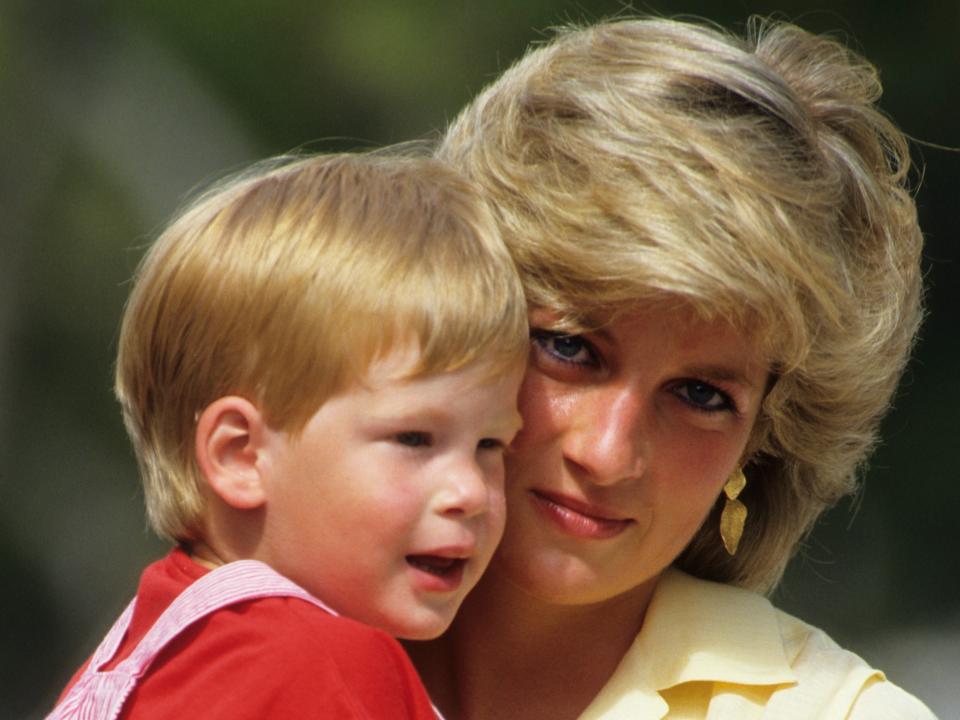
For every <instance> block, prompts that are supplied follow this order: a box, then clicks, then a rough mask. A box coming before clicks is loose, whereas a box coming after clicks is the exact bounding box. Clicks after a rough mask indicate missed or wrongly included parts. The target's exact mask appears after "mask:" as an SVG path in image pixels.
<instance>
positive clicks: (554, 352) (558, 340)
mask: <svg viewBox="0 0 960 720" xmlns="http://www.w3.org/2000/svg"><path fill="white" fill-rule="evenodd" d="M530 334H531V337H532V338H533V341H534V342H535V343H536V344H537V346H538V347H539V348H540V349H542V350H543V351H544V352H545V353H547V354H548V355H550V356H551V357H553V358H554V359H556V360H559V361H561V362H567V363H572V364H574V365H589V364H590V363H592V362H594V361H595V356H594V353H593V350H592V348H591V347H590V344H589V343H588V342H587V341H586V340H585V339H584V338H583V337H582V336H580V335H564V334H562V333H556V332H551V331H549V330H533V331H531V333H530Z"/></svg>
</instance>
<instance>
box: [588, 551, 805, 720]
mask: <svg viewBox="0 0 960 720" xmlns="http://www.w3.org/2000/svg"><path fill="white" fill-rule="evenodd" d="M796 680H797V678H796V675H795V674H794V672H793V670H792V669H791V668H790V663H789V660H788V658H787V656H786V653H785V651H784V643H783V637H782V636H781V633H780V624H779V622H778V619H777V611H776V610H775V609H774V607H773V606H772V605H771V604H770V602H769V601H768V600H767V599H766V598H764V597H762V596H760V595H757V594H755V593H752V592H749V591H747V590H742V589H740V588H735V587H732V586H729V585H722V584H719V583H713V582H707V581H705V580H699V579H696V578H693V577H691V576H689V575H686V574H684V573H682V572H680V571H678V570H667V571H666V572H665V573H664V574H663V577H662V578H661V579H660V581H659V583H658V584H657V589H656V590H655V591H654V594H653V598H652V599H651V601H650V606H649V607H648V608H647V614H646V617H645V618H644V623H643V628H642V630H641V631H640V634H639V635H637V638H636V639H635V640H634V642H633V645H632V646H631V647H630V649H629V650H628V651H627V653H626V655H624V657H623V660H621V661H620V665H619V666H618V667H617V670H616V671H615V672H614V674H613V676H612V677H611V678H610V680H609V681H608V682H607V684H606V685H605V686H604V688H603V690H601V691H600V694H599V695H597V697H596V698H595V699H594V701H593V702H592V703H591V704H590V707H589V708H588V709H587V711H586V712H585V713H584V714H583V715H581V720H589V719H590V718H595V717H603V718H604V719H605V720H614V719H615V718H620V717H623V718H637V717H643V718H661V717H663V716H664V715H666V713H667V711H668V709H669V708H668V707H667V703H666V702H665V701H664V699H663V698H662V697H661V696H660V694H659V692H658V691H662V690H666V689H668V688H671V687H674V686H675V685H679V684H681V683H685V682H691V681H707V682H715V683H728V684H733V685H741V686H743V685H754V686H756V685H761V686H769V685H788V684H793V683H795V682H796Z"/></svg>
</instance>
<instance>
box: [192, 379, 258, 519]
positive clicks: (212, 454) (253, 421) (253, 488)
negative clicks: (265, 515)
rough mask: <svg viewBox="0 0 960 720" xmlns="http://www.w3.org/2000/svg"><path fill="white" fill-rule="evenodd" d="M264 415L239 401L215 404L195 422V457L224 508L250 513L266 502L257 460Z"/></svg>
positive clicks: (228, 399)
mask: <svg viewBox="0 0 960 720" xmlns="http://www.w3.org/2000/svg"><path fill="white" fill-rule="evenodd" d="M266 429H267V426H266V423H265V422H264V419H263V415H262V413H261V412H260V410H259V409H258V408H257V406H256V405H254V404H253V403H251V402H250V401H249V400H246V399H244V398H242V397H235V396H232V395H231V396H227V397H222V398H219V399H217V400H214V401H213V402H212V403H210V404H209V405H208V406H207V407H206V409H204V411H203V412H202V413H201V414H200V418H199V419H198V421H197V432H196V437H195V439H194V440H195V445H194V447H195V453H196V458H197V465H198V466H199V467H200V473H201V474H202V475H203V477H204V478H206V481H207V485H208V486H209V487H210V489H211V490H212V491H213V492H214V493H216V494H217V495H218V496H219V497H220V498H221V499H222V500H223V501H224V502H225V503H226V504H227V505H229V506H230V507H233V508H236V509H238V510H252V509H254V508H258V507H260V506H261V505H263V504H264V503H265V502H266V495H265V492H264V491H265V486H264V482H263V477H262V476H261V469H260V465H259V463H258V458H259V457H260V454H261V453H262V452H263V443H264V436H265V431H266Z"/></svg>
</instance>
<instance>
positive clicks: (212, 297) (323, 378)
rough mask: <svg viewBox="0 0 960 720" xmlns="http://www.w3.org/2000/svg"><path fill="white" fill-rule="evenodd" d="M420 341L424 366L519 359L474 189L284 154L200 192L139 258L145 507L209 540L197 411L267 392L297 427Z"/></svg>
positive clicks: (126, 328) (516, 320)
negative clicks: (380, 361)
mask: <svg viewBox="0 0 960 720" xmlns="http://www.w3.org/2000/svg"><path fill="white" fill-rule="evenodd" d="M411 341H413V342H416V343H418V345H419V349H420V356H419V363H418V365H417V367H416V368H414V370H413V371H412V376H419V375H423V374H430V373H436V372H442V371H446V370H452V369H455V368H457V367H461V366H464V365H467V364H469V363H471V362H473V361H475V360H480V359H482V360H484V361H490V362H492V363H493V364H492V366H491V370H492V371H494V372H495V371H497V370H499V369H504V368H506V367H508V366H509V365H510V364H513V363H516V362H519V361H521V358H522V357H524V356H525V353H526V349H527V347H528V336H527V324H526V303H525V300H524V296H523V288H522V286H521V285H520V281H519V279H518V277H517V275H516V270H515V269H514V267H513V263H512V262H511V260H510V256H509V254H508V253H507V251H506V250H505V248H504V247H503V244H502V242H501V240H500V236H499V233H498V231H497V228H496V225H495V223H494V222H493V219H492V218H491V216H490V213H489V211H488V210H487V209H486V207H485V206H484V205H483V203H482V202H481V201H480V200H479V194H478V191H477V190H476V189H475V188H474V187H473V186H472V185H471V184H470V183H469V182H468V181H466V180H464V179H463V178H462V177H461V176H459V175H458V174H456V173H454V172H453V171H452V170H450V169H448V168H447V167H445V166H444V165H443V164H442V163H441V162H439V161H437V160H433V159H430V158H426V157H413V156H405V155H401V154H398V153H389V152H381V153H379V154H367V155H334V156H317V157H307V158H299V159H281V160H278V161H273V162H271V163H266V164H262V165H259V166H257V167H255V168H254V169H252V170H251V171H249V172H247V173H245V174H243V175H242V176H240V177H238V178H234V179H231V180H229V181H227V182H225V183H223V184H221V185H219V186H217V187H215V188H214V189H213V190H212V191H210V192H209V193H207V194H206V195H204V196H203V197H201V198H200V199H199V200H198V201H197V202H195V203H194V204H193V205H192V206H191V207H189V208H188V209H187V210H186V211H185V212H183V213H182V214H181V215H180V216H179V217H177V218H176V219H175V220H174V221H173V222H172V224H171V225H170V226H169V227H168V229H167V230H166V231H165V232H164V233H163V234H162V235H161V236H160V238H159V239H158V240H157V241H156V243H155V244H154V245H153V247H151V249H150V250H149V252H148V253H147V254H146V256H145V257H144V259H143V261H142V263H141V266H140V268H139V271H138V274H137V278H136V283H135V286H134V288H133V291H132V293H131V295H130V298H129V301H128V303H127V307H126V310H125V314H124V317H123V324H122V329H121V333H120V341H119V353H118V358H117V371H116V393H117V397H118V398H119V400H120V403H121V405H122V408H123V415H124V421H125V423H126V425H127V429H128V432H129V434H130V437H131V438H132V440H133V444H134V447H135V450H136V453H137V457H138V460H139V463H140V467H141V474H142V477H143V482H144V487H145V495H146V503H147V514H148V517H149V520H150V522H151V524H152V526H153V527H154V529H155V530H156V531H157V532H158V533H159V534H160V535H161V536H164V537H167V538H169V539H172V540H175V541H186V540H189V539H192V538H193V537H195V536H196V533H197V532H198V530H199V523H200V520H201V518H202V512H203V501H202V495H201V492H200V487H201V478H200V476H199V470H198V468H197V466H196V463H195V460H194V440H193V438H194V432H195V427H196V419H197V417H198V415H199V413H201V412H202V411H203V409H204V408H205V407H206V406H207V405H209V404H210V403H211V402H213V401H214V400H216V399H217V398H219V397H222V396H224V395H229V394H238V395H242V396H245V397H247V398H248V399H250V400H251V401H254V402H255V403H256V404H258V406H259V407H260V408H261V410H262V411H263V413H264V415H265V418H266V420H267V422H268V424H269V425H270V426H271V427H274V428H276V429H281V430H286V431H289V432H292V433H296V432H297V431H299V430H300V429H302V427H303V425H304V424H305V423H306V421H307V420H308V419H309V417H310V416H311V415H312V414H313V413H314V412H315V411H316V409H317V408H318V407H319V406H320V405H321V404H322V403H323V402H324V401H325V400H326V399H327V398H328V397H330V396H331V395H332V394H334V393H335V392H337V391H338V390H340V389H342V388H344V387H346V386H347V385H348V384H349V383H351V382H353V381H359V380H362V378H363V376H364V374H365V372H366V370H367V369H368V367H369V365H370V363H371V362H373V361H374V360H375V359H376V358H378V357H381V356H383V355H384V354H385V353H387V352H389V351H390V350H391V349H393V348H394V347H395V346H397V345H398V344H404V343H408V342H411Z"/></svg>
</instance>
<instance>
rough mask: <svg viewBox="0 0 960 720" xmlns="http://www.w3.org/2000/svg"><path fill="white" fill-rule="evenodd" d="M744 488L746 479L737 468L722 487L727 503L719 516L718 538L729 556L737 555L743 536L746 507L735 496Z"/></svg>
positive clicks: (740, 469)
mask: <svg viewBox="0 0 960 720" xmlns="http://www.w3.org/2000/svg"><path fill="white" fill-rule="evenodd" d="M746 486H747V478H746V476H745V475H744V474H743V469H742V468H737V469H736V471H734V473H733V474H732V475H731V476H730V479H729V480H727V484H726V485H724V486H723V493H724V495H726V496H727V502H726V504H725V505H724V506H723V512H722V513H721V514H720V537H721V538H722V539H723V546H724V547H725V548H726V549H727V552H728V553H730V554H731V555H736V554H737V546H738V545H739V544H740V536H741V535H743V524H744V523H745V522H746V520H747V506H746V505H744V504H743V503H742V502H740V501H739V500H737V496H738V495H740V493H741V492H743V489H744V488H745V487H746Z"/></svg>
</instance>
